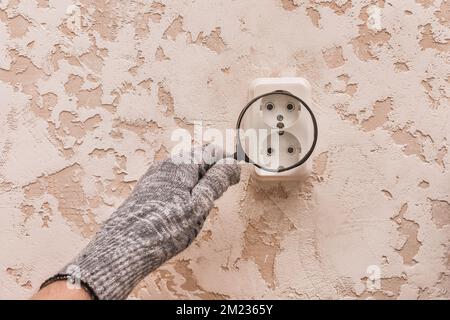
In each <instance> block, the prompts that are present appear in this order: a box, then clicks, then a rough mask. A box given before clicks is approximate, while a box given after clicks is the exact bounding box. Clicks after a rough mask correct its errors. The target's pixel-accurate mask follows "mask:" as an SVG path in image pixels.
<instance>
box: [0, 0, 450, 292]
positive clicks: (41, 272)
mask: <svg viewBox="0 0 450 320" xmlns="http://www.w3.org/2000/svg"><path fill="white" fill-rule="evenodd" d="M449 27H450V2H449V1H443V0H416V1H413V0H402V1H395V0H392V1H381V0H380V1H366V0H363V1H356V0H340V1H329V0H304V1H299V0H247V1H225V0H210V1H195V0H174V1H169V0H156V1H127V0H123V1H118V0H97V1H93V0H79V1H69V0H57V1H52V0H36V1H33V0H29V1H25V0H23V1H19V0H9V1H8V0H2V1H0V98H1V99H0V297H1V298H28V297H29V296H30V295H31V294H32V293H33V292H34V291H35V290H37V288H38V287H39V285H40V283H41V282H42V281H43V280H44V279H46V278H47V277H48V276H50V275H52V274H53V273H54V272H56V271H57V270H58V269H59V268H61V267H62V266H63V265H65V263H67V262H68V261H69V260H70V259H71V258H72V257H73V256H74V255H76V254H77V253H78V252H79V251H80V250H81V249H82V248H83V247H84V246H85V245H86V244H87V243H88V241H89V238H90V237H91V236H92V235H93V234H94V232H95V230H96V229H97V228H98V227H99V225H100V224H101V222H102V221H104V220H105V219H106V218H107V217H108V216H109V215H110V214H111V213H112V211H113V210H114V208H116V207H118V206H119V205H120V203H121V202H122V201H123V200H124V199H125V198H126V196H127V195H128V193H129V192H130V191H131V189H132V187H133V185H134V184H135V182H136V180H137V179H138V178H139V177H140V175H142V174H143V173H144V171H145V170H146V168H147V166H148V165H149V163H151V162H152V161H154V160H155V159H156V160H158V159H162V158H164V157H166V155H167V153H168V152H169V151H170V149H171V147H172V146H173V145H174V142H173V141H171V139H170V137H171V133H172V132H173V130H174V129H176V128H185V129H187V130H193V123H194V121H197V120H202V121H203V125H204V126H206V127H215V128H219V129H225V128H232V127H233V126H234V123H235V121H236V118H237V116H238V114H239V112H240V110H241V108H242V107H243V106H244V105H245V103H246V102H247V89H248V85H249V83H250V82H251V80H253V79H254V78H257V77H277V76H301V77H305V78H307V79H308V80H309V81H310V83H311V85H312V90H313V94H312V95H313V103H312V108H313V110H314V112H315V113H316V115H317V117H318V122H319V126H320V129H321V130H320V134H319V142H318V146H317V149H316V151H315V152H314V154H313V156H312V158H311V161H312V162H313V163H312V164H313V172H312V173H311V175H310V176H309V177H308V178H307V180H306V181H305V183H303V184H299V183H294V182H290V183H267V184H262V183H258V182H256V181H255V180H254V179H253V178H252V177H251V168H250V167H248V166H247V167H244V169H243V176H242V180H241V183H240V184H238V185H236V186H234V187H232V188H231V189H230V190H229V191H228V192H227V193H226V194H225V195H224V197H223V198H221V199H220V200H219V201H217V203H216V207H215V208H214V209H213V210H212V212H211V215H210V217H209V218H208V220H207V222H206V225H205V226H204V229H203V231H202V232H201V234H200V235H199V237H198V239H197V240H196V241H195V243H194V244H193V245H192V246H191V247H189V248H188V249H187V250H186V251H185V252H183V253H182V254H180V255H179V256H177V257H175V258H174V259H172V260H170V261H169V262H167V263H166V264H165V265H163V266H162V267H161V268H160V269H158V270H157V271H155V272H153V273H152V274H151V275H150V276H149V277H147V278H146V279H145V280H144V281H143V282H142V283H141V284H140V285H139V286H138V287H137V288H136V289H135V290H134V292H133V294H132V297H134V298H141V299H155V298H168V299H176V298H192V299H206V298H208V299H216V298H246V299H247V298H295V299H345V298H357V299H365V298H376V299H405V298H410V299H429V298H445V299H449V298H450V195H449V190H450V183H449V182H450V172H449V166H450V162H449V155H448V150H449V141H448V138H447V135H448V133H449V132H450V109H449V101H450V85H449V81H450V64H449V58H450V44H449V41H450V29H449ZM371 279H375V281H371ZM377 279H378V280H377Z"/></svg>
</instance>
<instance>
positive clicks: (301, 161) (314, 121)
mask: <svg viewBox="0 0 450 320" xmlns="http://www.w3.org/2000/svg"><path fill="white" fill-rule="evenodd" d="M272 94H282V95H285V96H289V97H291V98H294V99H296V100H297V101H299V102H300V103H301V104H302V105H303V106H304V107H305V108H306V110H308V112H309V114H310V116H311V119H312V122H313V127H314V137H313V143H312V145H311V148H309V150H308V152H307V153H306V154H305V155H304V156H303V158H302V159H300V160H299V161H298V162H296V163H295V164H293V165H292V166H289V167H286V168H282V169H268V168H264V167H263V166H260V165H259V164H257V163H255V162H253V161H252V160H251V159H250V158H249V157H248V155H247V153H246V152H245V151H244V149H243V148H242V144H241V139H240V134H239V128H240V126H241V122H242V118H243V117H244V114H245V112H247V110H248V108H250V106H251V105H253V103H255V102H256V101H257V100H259V99H261V98H264V97H266V96H270V95H272ZM236 132H237V133H236V135H237V148H239V149H241V150H242V152H243V153H244V155H245V158H244V161H245V162H248V163H251V164H253V165H254V166H256V167H257V168H259V169H262V170H265V171H269V172H284V171H288V170H291V169H294V168H296V167H298V166H300V165H302V164H303V163H305V162H306V160H308V159H309V157H310V156H311V154H312V153H313V151H314V149H315V148H316V144H317V137H318V135H319V130H318V128H317V120H316V117H315V116H314V113H313V112H312V110H311V108H310V107H309V106H308V104H307V103H306V102H305V101H303V100H302V99H300V98H299V97H297V96H296V95H294V94H292V93H290V92H288V91H284V90H275V91H272V92H268V93H264V94H261V95H259V96H257V97H255V98H253V99H252V100H250V102H249V103H247V105H246V106H245V107H244V109H242V111H241V113H240V114H239V118H238V120H237V123H236ZM236 154H238V152H236Z"/></svg>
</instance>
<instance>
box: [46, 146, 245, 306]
mask: <svg viewBox="0 0 450 320" xmlns="http://www.w3.org/2000/svg"><path fill="white" fill-rule="evenodd" d="M209 150H210V151H209V152H211V150H212V152H213V153H214V152H217V151H216V150H213V149H209ZM221 157H222V155H221ZM179 160H180V159H168V160H165V161H163V162H160V163H156V164H153V165H152V166H151V167H150V168H149V169H148V171H147V172H146V173H145V174H144V176H143V177H142V178H141V179H140V180H139V182H138V183H137V184H136V187H135V188H134V190H133V192H132V193H131V195H130V196H129V197H128V198H127V199H126V200H125V202H124V203H123V204H122V205H121V206H120V207H119V208H118V209H117V210H116V211H115V212H114V213H113V214H112V216H111V217H110V218H109V219H108V220H107V221H106V222H105V223H104V224H103V226H102V227H101V229H100V230H99V232H98V233H97V234H96V236H95V237H94V239H93V240H92V241H91V242H90V243H89V244H88V246H87V247H86V248H85V249H84V250H83V251H82V252H81V254H80V255H79V256H78V257H77V258H76V259H75V260H74V261H73V262H72V263H70V264H69V265H68V266H67V267H66V268H64V269H63V270H62V271H61V272H60V273H59V274H58V275H57V276H55V277H56V278H58V277H59V278H61V279H62V278H64V277H65V279H67V278H68V279H69V280H71V282H76V281H78V282H79V283H81V284H83V285H84V286H85V288H86V287H87V289H88V291H89V290H91V292H90V293H91V296H94V297H98V298H99V299H125V298H126V297H127V296H128V295H129V293H130V292H131V290H132V289H133V288H134V287H135V286H136V285H137V284H138V282H139V281H141V280H142V279H143V278H144V277H145V276H147V275H148V274H149V273H150V272H151V271H152V270H154V269H156V268H157V267H159V266H160V265H161V264H163V263H164V262H165V261H167V260H168V259H170V258H171V257H173V256H175V255H176V254H177V253H179V252H180V251H182V250H184V249H185V248H186V247H187V246H188V245H189V244H191V242H192V241H193V240H194V238H195V237H196V236H197V234H198V233H199V231H200V229H201V228H202V226H203V223H204V221H205V219H206V217H207V215H208V213H209V211H210V210H211V208H212V207H213V205H214V203H213V201H214V200H216V199H217V198H219V197H220V196H221V195H222V194H223V193H224V192H225V191H226V190H227V188H228V187H229V186H230V185H233V184H235V183H237V182H239V178H240V168H239V166H238V165H237V164H236V163H231V164H230V163H229V161H228V160H229V159H227V162H226V163H224V161H223V160H221V161H219V162H217V163H215V164H213V165H208V164H206V163H205V162H204V161H202V162H201V164H192V162H191V163H189V164H177V161H179ZM214 161H215V160H214V159H213V160H212V162H214ZM55 277H54V278H55ZM54 278H53V279H54ZM44 285H45V283H44ZM92 291H93V292H92Z"/></svg>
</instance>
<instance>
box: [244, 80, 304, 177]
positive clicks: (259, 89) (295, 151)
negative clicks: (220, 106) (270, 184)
mask: <svg viewBox="0 0 450 320" xmlns="http://www.w3.org/2000/svg"><path fill="white" fill-rule="evenodd" d="M277 90H282V91H287V92H289V93H291V94H293V95H295V96H297V97H299V98H300V99H302V100H303V101H304V102H305V103H306V104H308V105H309V106H310V105H311V85H310V84H309V82H308V81H307V80H306V79H303V78H259V79H255V80H254V81H253V82H252V84H251V85H250V89H249V100H252V99H253V98H255V97H257V96H260V95H263V94H267V93H270V92H274V91H277ZM258 111H259V112H258ZM304 113H307V111H306V110H303V108H302V106H301V104H300V102H299V101H297V100H296V99H291V98H290V97H289V96H287V95H277V94H274V95H267V96H265V97H264V98H262V100H261V104H260V108H259V110H256V111H254V113H253V114H252V117H253V119H254V120H255V122H257V121H258V122H259V121H261V119H257V118H258V117H262V121H263V122H264V123H265V124H266V125H267V126H268V127H270V128H274V129H278V130H280V131H281V133H273V134H270V135H269V136H268V137H267V139H266V140H267V141H265V142H264V143H262V144H260V146H264V148H267V150H258V151H257V152H258V153H259V154H262V155H266V159H264V161H268V162H270V159H277V165H278V166H279V167H283V166H284V164H289V163H292V162H293V161H294V162H295V161H298V160H300V158H301V157H303V155H304V153H305V152H307V151H308V150H303V148H302V141H309V140H311V138H312V137H311V136H312V135H313V132H312V131H311V124H310V123H308V120H309V119H308V117H302V114H304ZM275 139H277V143H276V145H277V148H271V147H270V145H271V144H270V141H271V140H275ZM306 149H307V148H306ZM254 168H255V171H254V176H255V177H256V178H257V179H259V180H272V181H274V180H275V181H277V180H278V181H281V180H302V179H304V178H306V177H308V176H309V174H310V171H311V162H310V161H306V162H305V163H303V164H302V165H300V166H298V167H295V168H293V169H290V170H287V171H283V172H271V171H266V170H264V169H260V168H257V167H256V166H255V167H254Z"/></svg>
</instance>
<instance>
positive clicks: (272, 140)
mask: <svg viewBox="0 0 450 320" xmlns="http://www.w3.org/2000/svg"><path fill="white" fill-rule="evenodd" d="M237 129H238V141H237V142H238V152H239V151H241V152H242V153H244V155H245V156H246V157H247V159H248V161H249V162H251V163H253V164H254V165H256V166H257V167H259V168H261V169H264V170H267V171H272V172H282V171H286V170H289V169H292V168H294V167H296V166H298V165H300V164H302V163H303V162H304V161H306V159H307V158H308V157H309V156H310V154H311V153H312V149H314V146H315V143H316V140H317V124H316V120H315V118H314V115H313V114H312V112H311V110H310V109H309V107H308V106H307V105H306V104H305V103H304V102H303V101H302V100H301V99H299V98H298V97H296V96H294V95H292V94H290V93H288V92H284V91H281V92H273V93H268V94H264V95H261V96H259V97H257V98H255V99H253V100H252V101H251V102H250V103H249V104H248V105H247V106H246V107H245V108H244V110H243V111H242V113H241V115H240V117H239V120H238V128H237ZM239 147H240V148H239ZM239 149H240V150H239Z"/></svg>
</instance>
